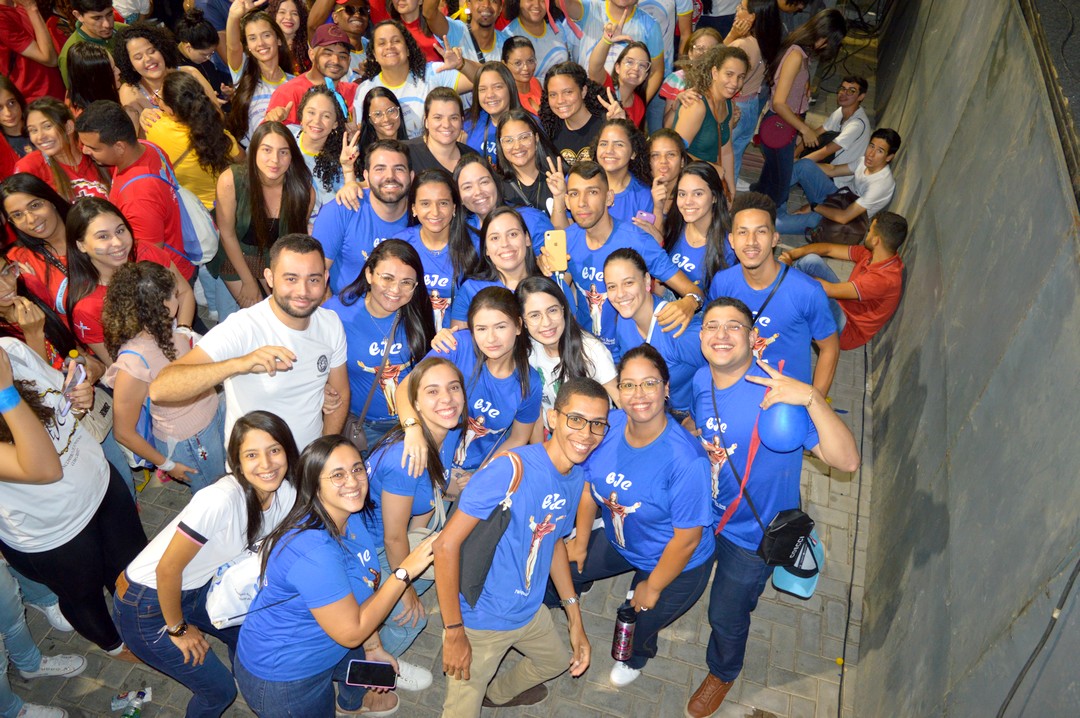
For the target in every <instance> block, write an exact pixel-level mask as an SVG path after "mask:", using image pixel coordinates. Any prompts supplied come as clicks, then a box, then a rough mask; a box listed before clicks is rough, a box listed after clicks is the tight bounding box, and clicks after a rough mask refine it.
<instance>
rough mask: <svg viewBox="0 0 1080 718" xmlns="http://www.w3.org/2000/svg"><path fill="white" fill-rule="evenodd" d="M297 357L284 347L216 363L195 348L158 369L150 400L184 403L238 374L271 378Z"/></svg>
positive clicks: (260, 350) (272, 347) (288, 367)
mask: <svg viewBox="0 0 1080 718" xmlns="http://www.w3.org/2000/svg"><path fill="white" fill-rule="evenodd" d="M294 361H296V355H295V354H293V353H292V352H291V351H289V350H288V349H286V348H285V347H277V346H265V347H259V348H258V349H256V350H255V351H253V352H251V353H250V354H245V355H243V356H239V357H235V358H232V359H225V360H223V361H219V362H215V361H212V360H211V359H210V356H209V355H208V354H207V353H206V352H205V351H203V350H202V349H200V348H199V347H198V346H196V347H195V348H194V349H192V350H191V351H190V352H188V353H187V354H185V355H184V356H182V357H180V358H179V359H177V360H176V361H174V362H173V363H172V364H169V365H168V366H167V367H165V368H164V369H162V370H161V373H159V374H158V375H157V378H156V379H154V381H152V382H151V383H150V400H151V401H154V402H157V403H159V404H161V403H166V402H179V401H187V400H188V399H190V398H192V397H194V396H198V395H199V394H202V393H203V392H204V391H206V390H207V389H212V388H214V387H215V386H217V385H218V384H220V383H221V382H223V381H225V380H226V379H228V378H230V377H233V376H236V375H237V374H261V373H263V372H266V373H267V374H269V375H270V376H274V375H275V374H276V373H277V372H279V371H288V370H289V369H292V363H293V362H294Z"/></svg>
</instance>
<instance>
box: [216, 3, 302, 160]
mask: <svg viewBox="0 0 1080 718" xmlns="http://www.w3.org/2000/svg"><path fill="white" fill-rule="evenodd" d="M259 21H262V22H265V23H266V24H268V25H269V26H270V28H271V29H272V30H273V31H274V34H275V35H277V39H278V42H279V43H280V44H279V46H278V67H280V68H281V69H282V71H283V72H285V73H288V74H291V73H292V67H293V62H292V53H291V52H289V42H288V40H286V39H285V33H283V32H282V31H281V28H280V27H278V26H277V23H276V22H274V18H272V17H271V16H270V14H269V13H267V12H266V11H264V10H255V11H253V12H249V13H248V14H247V15H244V17H243V18H241V20H240V34H241V36H243V35H245V34H246V32H247V26H248V25H250V24H251V23H253V22H259ZM244 59H245V60H246V62H245V63H244V69H243V71H242V74H241V75H240V81H239V82H237V83H236V91H235V92H233V96H232V103H231V104H232V106H231V107H230V108H229V115H228V117H226V118H225V126H226V127H227V128H228V129H229V132H231V133H232V136H233V137H235V138H236V141H237V142H243V141H244V138H245V137H247V134H248V129H249V128H250V126H251V118H250V117H249V116H248V110H249V109H250V107H251V100H252V98H253V97H254V96H255V89H256V88H257V87H258V86H259V81H260V80H262V71H261V70H260V69H259V61H258V60H256V59H255V57H254V56H253V55H252V54H251V50H249V49H248V47H247V42H246V41H245V43H244Z"/></svg>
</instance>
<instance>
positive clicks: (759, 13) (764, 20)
mask: <svg viewBox="0 0 1080 718" xmlns="http://www.w3.org/2000/svg"><path fill="white" fill-rule="evenodd" d="M746 4H747V10H748V11H749V12H750V14H752V15H753V16H754V24H753V26H752V27H751V28H750V34H751V35H753V36H754V39H755V40H757V44H758V50H759V51H760V52H761V59H762V60H763V61H764V62H765V65H766V66H767V67H769V66H771V65H772V61H773V58H775V57H776V53H777V51H778V50H779V49H780V43H781V42H782V41H783V39H784V22H783V20H781V19H780V8H779V7H778V6H777V5H776V0H748V2H747V3H746ZM721 43H723V40H721Z"/></svg>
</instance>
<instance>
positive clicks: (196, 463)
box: [154, 399, 225, 494]
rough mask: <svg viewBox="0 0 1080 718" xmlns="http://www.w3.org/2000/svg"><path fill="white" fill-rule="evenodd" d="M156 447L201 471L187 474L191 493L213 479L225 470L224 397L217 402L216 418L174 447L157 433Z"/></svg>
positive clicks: (174, 459) (155, 438)
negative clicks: (189, 478)
mask: <svg viewBox="0 0 1080 718" xmlns="http://www.w3.org/2000/svg"><path fill="white" fill-rule="evenodd" d="M154 447H155V448H156V449H157V450H158V451H160V452H161V453H163V454H165V456H166V457H168V458H170V459H172V460H173V461H175V462H176V463H178V464H183V465H184V466H190V467H191V468H193V469H195V471H196V472H198V473H189V474H188V476H189V477H191V493H193V494H194V493H195V492H196V491H198V490H199V489H204V488H206V487H207V486H209V485H210V484H212V483H214V482H215V481H217V480H218V479H220V478H221V477H222V476H223V475H224V474H225V400H224V399H222V400H221V401H220V402H219V403H218V410H217V413H216V414H214V418H213V419H211V420H210V423H209V424H207V425H206V426H205V427H204V428H203V430H202V431H200V432H199V433H197V434H195V435H194V436H192V437H190V438H187V439H182V440H181V441H179V442H177V443H176V446H175V447H173V449H172V450H170V449H169V444H168V442H165V441H162V440H161V439H159V438H157V437H156V436H155V437H154Z"/></svg>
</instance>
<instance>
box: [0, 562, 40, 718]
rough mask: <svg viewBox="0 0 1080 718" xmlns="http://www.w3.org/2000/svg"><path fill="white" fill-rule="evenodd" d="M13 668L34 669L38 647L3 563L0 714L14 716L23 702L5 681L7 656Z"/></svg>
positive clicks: (0, 569) (0, 571)
mask: <svg viewBox="0 0 1080 718" xmlns="http://www.w3.org/2000/svg"><path fill="white" fill-rule="evenodd" d="M9 656H10V657H11V662H12V663H14V664H15V667H16V668H18V669H20V670H23V671H36V670H37V669H38V668H40V667H41V651H39V650H38V647H37V644H35V643H34V638H33V637H32V636H31V635H30V629H29V628H27V627H26V617H25V616H24V615H23V604H22V599H21V598H20V597H19V586H18V584H16V583H15V578H14V576H12V575H11V572H10V571H9V570H8V567H7V566H4V565H0V717H2V718H15V716H17V715H18V714H19V711H20V710H22V706H23V701H22V699H21V698H19V697H18V696H17V695H15V694H14V693H12V692H11V686H10V685H9V684H8V678H7V665H8V657H9Z"/></svg>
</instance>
